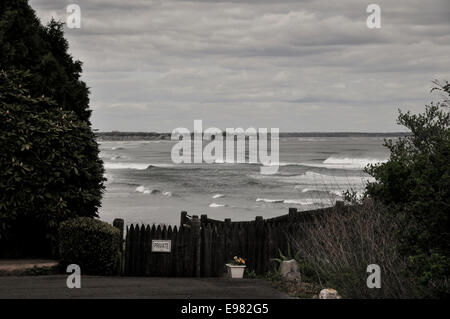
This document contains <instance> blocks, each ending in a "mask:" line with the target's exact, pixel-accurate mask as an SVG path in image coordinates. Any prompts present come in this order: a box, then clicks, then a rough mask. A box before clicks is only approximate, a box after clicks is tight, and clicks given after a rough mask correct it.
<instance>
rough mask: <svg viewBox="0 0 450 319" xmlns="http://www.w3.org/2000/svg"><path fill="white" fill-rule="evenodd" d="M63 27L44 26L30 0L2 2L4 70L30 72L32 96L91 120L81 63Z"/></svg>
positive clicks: (0, 43) (1, 62)
mask: <svg viewBox="0 0 450 319" xmlns="http://www.w3.org/2000/svg"><path fill="white" fill-rule="evenodd" d="M67 50H68V43H67V40H66V39H65V38H64V34H63V24H62V23H60V22H56V21H53V20H52V21H51V22H50V23H49V24H48V26H43V25H41V23H40V21H39V19H38V18H37V17H36V15H35V13H34V11H33V9H32V8H31V7H30V6H29V5H28V1H27V0H2V1H1V2H0V70H8V69H17V70H23V71H30V75H31V78H30V81H31V82H30V93H31V94H32V95H36V96H41V95H44V96H49V97H52V99H53V100H55V102H56V103H57V104H58V106H60V107H62V108H63V109H67V110H72V111H74V112H75V113H76V114H77V115H78V116H79V117H80V119H82V120H85V121H88V120H89V116H90V110H89V89H88V88H87V86H86V84H85V83H84V82H83V81H81V80H80V75H81V71H82V69H81V66H82V63H81V62H80V61H74V60H73V58H72V57H71V55H70V54H69V53H68V52H67Z"/></svg>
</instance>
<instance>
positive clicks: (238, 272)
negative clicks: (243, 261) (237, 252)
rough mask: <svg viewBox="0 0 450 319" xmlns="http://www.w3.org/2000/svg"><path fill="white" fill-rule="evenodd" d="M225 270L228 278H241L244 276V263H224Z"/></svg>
mask: <svg viewBox="0 0 450 319" xmlns="http://www.w3.org/2000/svg"><path fill="white" fill-rule="evenodd" d="M226 266H227V270H228V276H229V277H230V278H242V277H244V270H245V267H247V266H244V265H233V264H226Z"/></svg>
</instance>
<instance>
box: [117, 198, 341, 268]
mask: <svg viewBox="0 0 450 319" xmlns="http://www.w3.org/2000/svg"><path fill="white" fill-rule="evenodd" d="M339 204H340V203H339ZM339 204H337V205H339ZM331 209H333V208H325V209H319V210H314V211H307V212H298V211H297V209H295V208H290V209H289V214H287V215H283V216H280V217H276V218H271V219H266V220H264V219H263V218H262V217H256V219H255V220H254V221H245V222H232V221H231V220H230V219H225V220H224V221H219V220H214V219H209V218H208V217H207V216H206V215H201V217H200V218H198V216H196V215H193V216H189V215H188V214H187V212H182V213H181V219H180V226H179V227H176V226H175V227H173V228H172V227H171V226H168V227H167V226H157V227H156V226H155V225H153V226H152V227H150V226H148V225H147V226H144V225H141V226H139V225H131V226H130V227H127V230H126V239H125V251H124V254H123V255H124V262H123V271H122V273H123V274H124V275H129V276H131V275H133V276H185V277H215V276H222V275H223V274H224V271H225V263H227V262H229V261H231V259H232V258H233V257H234V256H240V257H243V258H244V259H246V261H247V270H248V271H254V272H255V273H256V274H259V275H262V274H265V273H266V272H268V271H273V270H274V267H275V263H274V262H273V261H272V260H271V259H272V258H278V257H279V256H280V251H281V252H282V253H283V254H284V255H287V254H288V253H289V246H290V244H289V242H290V239H291V235H292V234H296V235H298V234H299V233H300V232H301V228H302V227H301V226H304V225H301V224H304V223H308V222H310V221H311V220H312V218H313V217H314V216H317V215H318V214H326V213H327V212H329V211H330V210H331ZM116 224H117V223H116ZM119 224H120V223H119ZM152 240H170V241H171V252H152V249H151V248H152Z"/></svg>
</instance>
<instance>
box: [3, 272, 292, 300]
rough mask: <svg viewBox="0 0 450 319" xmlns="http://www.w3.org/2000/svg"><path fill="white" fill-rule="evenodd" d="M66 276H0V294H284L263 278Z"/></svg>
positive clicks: (189, 296)
mask: <svg viewBox="0 0 450 319" xmlns="http://www.w3.org/2000/svg"><path fill="white" fill-rule="evenodd" d="M66 279H67V276H64V275H54V276H5V277H0V298H156V299H160V298H167V299H169V298H170V299H172V298H173V299H178V298H179V299H196V298H212V299H216V298H223V299H244V298H245V299H281V298H289V296H288V295H287V294H285V293H284V292H281V291H279V290H277V289H275V288H273V287H272V285H271V283H270V282H268V281H265V280H255V279H230V278H159V277H152V278H149V277H94V276H82V278H81V288H80V289H69V288H67V286H66Z"/></svg>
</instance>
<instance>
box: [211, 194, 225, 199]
mask: <svg viewBox="0 0 450 319" xmlns="http://www.w3.org/2000/svg"><path fill="white" fill-rule="evenodd" d="M222 197H223V195H222V194H216V195H214V196H213V197H212V198H213V199H216V198H222Z"/></svg>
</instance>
